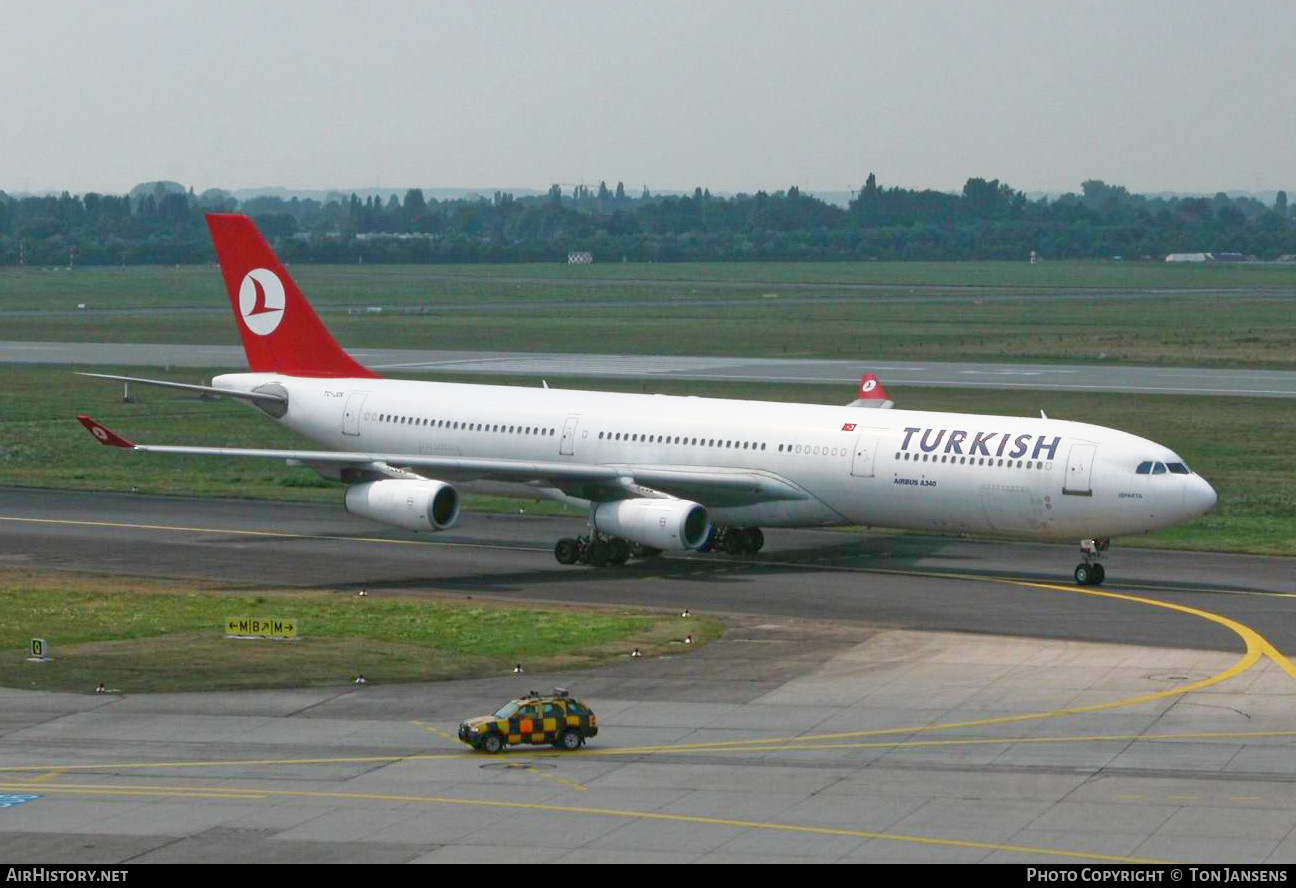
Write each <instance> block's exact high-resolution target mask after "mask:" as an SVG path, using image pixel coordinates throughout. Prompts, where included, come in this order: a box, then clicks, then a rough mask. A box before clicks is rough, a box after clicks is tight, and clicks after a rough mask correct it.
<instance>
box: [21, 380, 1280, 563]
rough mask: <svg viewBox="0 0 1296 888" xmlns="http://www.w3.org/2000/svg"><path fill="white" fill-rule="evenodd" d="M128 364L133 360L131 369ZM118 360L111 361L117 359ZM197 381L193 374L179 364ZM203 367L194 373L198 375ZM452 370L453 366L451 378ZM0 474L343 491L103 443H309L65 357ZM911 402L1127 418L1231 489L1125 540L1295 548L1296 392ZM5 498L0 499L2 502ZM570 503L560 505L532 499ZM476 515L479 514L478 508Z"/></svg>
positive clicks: (313, 479)
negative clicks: (1172, 523)
mask: <svg viewBox="0 0 1296 888" xmlns="http://www.w3.org/2000/svg"><path fill="white" fill-rule="evenodd" d="M118 369H120V370H122V371H128V370H129V368H118ZM108 372H112V371H108ZM172 378H177V379H184V378H186V377H185V376H184V374H172ZM197 378H198V377H197V376H196V375H195V376H194V377H193V379H194V380H196V379H197ZM437 378H439V379H452V378H453V377H448V376H439V377H437ZM462 381H468V382H481V383H485V382H499V383H504V384H519V385H524V386H533V385H534V384H535V380H533V379H526V380H516V379H514V380H509V379H505V378H499V379H492V378H489V377H483V376H472V377H464V378H463V380H462ZM550 383H551V384H558V385H562V386H563V387H568V388H584V389H604V390H611V391H636V392H642V391H653V392H663V393H667V394H698V395H706V396H711V397H734V398H749V399H758V400H774V401H800V402H806V403H822V404H842V403H845V402H846V401H848V400H850V398H851V397H852V392H851V391H850V390H848V388H847V387H845V386H796V385H761V384H759V383H737V382H734V383H701V382H684V381H681V382H672V381H667V380H653V381H652V382H651V383H646V382H640V381H632V380H624V379H620V380H594V379H582V380H572V381H567V382H561V383H559V382H557V381H556V380H551V381H550ZM0 390H3V391H5V392H7V393H9V395H10V397H8V398H6V400H5V401H3V402H0V485H19V486H33V487H58V488H75V489H86V490H127V491H128V490H139V491H141V492H144V493H161V494H185V495H200V496H231V497H256V498H270V499H292V500H308V501H315V502H336V503H340V502H341V499H342V489H341V487H340V486H339V485H336V484H333V483H330V482H326V481H322V480H320V479H319V478H318V477H317V476H316V475H315V474H314V473H313V472H312V471H310V470H308V469H300V468H288V467H287V466H284V465H282V464H279V463H275V462H270V461H265V462H262V461H253V460H232V459H220V458H202V457H181V456H160V455H154V456H148V455H144V454H134V453H123V452H121V451H116V450H113V449H111V448H106V447H101V446H99V445H98V444H96V443H95V442H94V441H93V439H91V438H90V436H89V435H87V434H86V433H85V431H84V430H83V429H82V428H81V427H80V425H78V424H77V423H76V421H75V419H74V416H75V415H76V413H78V412H87V413H91V414H93V415H94V416H95V417H96V418H98V419H99V420H101V421H102V422H104V423H106V424H107V425H109V426H114V427H118V428H119V430H120V431H122V432H123V433H125V434H126V435H127V436H128V437H131V438H134V439H137V440H141V441H151V442H157V443H188V444H205V445H213V446H230V447H254V446H255V447H276V446H283V447H300V446H302V445H303V443H304V442H303V441H301V440H300V439H297V438H296V437H295V436H293V435H291V434H290V433H287V432H285V431H283V430H282V429H280V428H279V427H278V426H275V425H274V424H272V423H271V422H269V421H268V420H266V419H264V418H263V417H261V416H260V415H259V414H258V413H256V412H255V411H253V410H250V409H248V408H246V407H242V406H240V405H237V404H233V403H230V402H229V401H216V402H203V401H198V400H196V399H193V398H189V397H186V396H181V395H176V394H173V393H169V392H164V391H160V390H149V391H146V392H141V393H140V394H141V395H142V397H143V398H144V400H143V401H142V402H140V403H135V404H122V403H120V399H119V397H118V395H119V390H118V389H117V388H116V387H115V386H113V385H112V384H110V383H104V382H96V381H94V380H89V379H85V378H83V377H79V376H74V375H72V374H71V373H70V372H69V371H68V370H67V369H65V368H47V367H0ZM892 395H893V396H894V397H896V399H897V402H898V403H899V404H900V405H901V406H903V407H906V408H911V409H918V410H948V411H962V412H968V413H982V414H996V415H1009V416H1036V415H1038V414H1039V411H1040V410H1041V409H1043V410H1045V411H1047V413H1048V415H1049V416H1050V417H1053V418H1057V419H1076V420H1081V421H1086V422H1096V423H1099V424H1101V425H1107V426H1112V427H1114V428H1119V429H1124V430H1126V431H1129V432H1132V433H1134V434H1137V435H1142V436H1144V437H1148V438H1151V439H1153V440H1156V441H1159V442H1161V443H1164V444H1166V445H1168V446H1170V447H1173V448H1174V449H1175V450H1177V451H1178V452H1179V453H1180V455H1182V456H1183V457H1184V458H1185V459H1186V460H1188V462H1189V464H1190V465H1192V466H1193V468H1194V469H1196V470H1197V471H1199V472H1200V473H1201V474H1202V475H1203V476H1205V477H1206V479H1207V480H1209V481H1210V482H1211V483H1212V484H1213V485H1214V486H1215V488H1216V489H1217V490H1218V491H1219V494H1220V504H1219V506H1218V507H1217V509H1216V511H1215V512H1213V513H1212V514H1210V515H1206V516H1203V517H1201V518H1199V519H1197V520H1195V521H1194V522H1192V523H1190V524H1187V525H1185V526H1183V527H1180V528H1175V529H1172V530H1167V531H1162V532H1160V533H1158V534H1155V535H1153V536H1150V537H1140V538H1136V539H1128V540H1122V541H1121V542H1122V544H1123V545H1152V546H1174V547H1180V548H1200V549H1212V550H1219V551H1234V552H1256V553H1268V554H1283V555H1296V455H1294V452H1293V448H1292V442H1293V441H1296V409H1293V408H1292V406H1291V405H1290V404H1289V403H1288V402H1285V401H1271V400H1264V399H1241V398H1208V397H1187V396H1162V395H1150V396H1142V397H1137V396H1130V395H1123V394H1103V393H1074V392H1032V391H1004V392H995V391H980V390H967V389H935V388H912V389H895V390H893V391H892ZM465 500H466V503H467V505H468V506H469V508H478V509H497V508H510V509H516V508H518V505H517V504H516V503H513V502H512V501H500V500H491V499H483V498H475V497H466V498H465ZM2 507H3V502H2V500H0V512H2ZM526 508H527V509H528V511H533V512H540V513H546V512H559V511H561V510H562V507H560V506H556V505H553V504H550V503H534V504H528V505H527V506H526ZM466 520H467V521H471V520H472V518H471V516H469V517H468V518H467V519H466Z"/></svg>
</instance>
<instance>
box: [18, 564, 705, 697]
mask: <svg viewBox="0 0 1296 888" xmlns="http://www.w3.org/2000/svg"><path fill="white" fill-rule="evenodd" d="M258 614H261V615H269V616H285V617H294V618H296V619H297V620H298V621H299V622H300V629H299V634H300V636H301V637H300V638H299V639H298V640H297V641H293V642H282V641H278V642H277V641H243V640H233V639H227V638H224V637H223V625H224V621H225V619H226V618H227V617H231V616H256V615H258ZM722 628H723V627H722V626H721V624H720V623H719V622H718V621H716V620H714V619H710V618H697V617H694V618H689V619H687V620H686V619H681V618H679V617H676V616H666V615H662V614H655V613H647V612H636V613H619V612H612V611H607V610H596V609H589V608H558V607H543V608H541V607H531V606H519V605H505V604H499V603H482V602H477V601H467V600H451V599H438V598H432V597H427V596H417V597H415V596H390V597H384V596H381V595H372V594H371V595H370V596H368V597H365V598H359V597H356V596H354V595H352V594H350V593H340V592H313V591H307V592H303V591H284V590H258V591H257V592H247V591H238V590H230V589H222V588H220V587H211V586H199V587H196V588H195V587H193V586H183V587H181V586H175V585H174V584H171V583H168V582H149V581H138V580H130V581H124V580H121V579H116V578H98V577H72V576H66V575H56V574H32V573H27V572H14V571H8V572H0V651H3V652H4V653H3V655H2V656H0V685H7V686H10V687H23V688H39V689H45V690H77V691H93V689H94V687H95V685H96V684H97V683H98V682H100V681H103V682H105V683H106V684H107V685H108V686H109V687H110V688H116V689H119V690H121V691H124V692H131V691H179V690H211V689H217V688H258V687H262V688H263V687H296V686H307V685H342V684H346V683H348V682H349V681H351V680H352V678H354V677H355V676H356V675H357V674H363V675H364V676H365V677H366V679H367V680H368V681H369V682H371V683H381V682H389V683H390V682H403V681H428V680H435V679H445V678H460V677H470V676H483V675H497V674H506V673H508V671H509V670H510V669H511V668H512V667H513V665H514V664H515V663H518V662H521V663H523V664H524V665H525V666H526V668H527V669H528V670H529V671H532V672H537V671H541V670H547V669H568V668H580V667H583V666H588V665H591V664H595V663H599V662H603V661H606V660H609V659H615V658H619V657H624V656H626V655H627V654H628V652H629V651H630V650H632V649H633V648H635V647H639V648H640V649H641V650H643V652H644V653H645V655H648V656H652V655H655V654H658V653H661V652H663V651H666V650H679V649H682V646H681V645H679V644H678V642H679V641H680V640H681V639H683V637H684V636H685V635H686V634H692V635H693V637H694V639H695V641H697V642H699V643H705V642H706V641H709V640H711V639H712V638H715V637H718V635H719V634H720V633H721V631H722ZM33 636H36V637H42V638H44V639H46V641H48V642H49V643H50V645H51V647H52V653H53V656H54V658H55V659H54V661H53V662H51V663H41V664H33V663H28V662H26V656H27V648H28V644H29V641H30V639H31V638H32V637H33Z"/></svg>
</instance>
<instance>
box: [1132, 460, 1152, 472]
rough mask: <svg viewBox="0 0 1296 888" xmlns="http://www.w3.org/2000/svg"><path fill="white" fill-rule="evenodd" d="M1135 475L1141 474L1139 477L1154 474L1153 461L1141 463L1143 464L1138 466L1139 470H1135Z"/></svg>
mask: <svg viewBox="0 0 1296 888" xmlns="http://www.w3.org/2000/svg"><path fill="white" fill-rule="evenodd" d="M1135 473H1136V474H1139V475H1150V474H1152V461H1151V460H1148V461H1147V462H1141V463H1139V464H1138V468H1137V469H1135Z"/></svg>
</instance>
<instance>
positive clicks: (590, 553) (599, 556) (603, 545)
mask: <svg viewBox="0 0 1296 888" xmlns="http://www.w3.org/2000/svg"><path fill="white" fill-rule="evenodd" d="M586 556H587V557H588V558H589V563H590V564H592V565H594V566H595V567H607V566H608V562H609V561H611V560H612V546H611V545H610V544H608V542H607V541H606V540H594V541H593V542H591V543H590V544H589V549H588V550H587V552H586Z"/></svg>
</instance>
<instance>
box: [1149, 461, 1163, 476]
mask: <svg viewBox="0 0 1296 888" xmlns="http://www.w3.org/2000/svg"><path fill="white" fill-rule="evenodd" d="M1165 472H1166V467H1165V463H1157V464H1155V465H1154V466H1152V474H1153V475H1164V474H1165Z"/></svg>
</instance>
